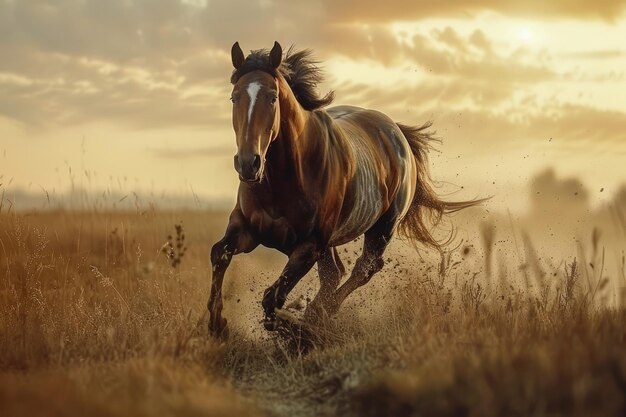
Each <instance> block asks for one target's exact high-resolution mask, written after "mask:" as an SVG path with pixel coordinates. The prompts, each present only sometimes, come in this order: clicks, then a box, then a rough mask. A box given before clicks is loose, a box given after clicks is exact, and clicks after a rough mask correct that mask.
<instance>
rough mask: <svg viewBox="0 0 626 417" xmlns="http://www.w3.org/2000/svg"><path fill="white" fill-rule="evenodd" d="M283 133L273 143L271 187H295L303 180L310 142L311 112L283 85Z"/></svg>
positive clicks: (270, 166)
mask: <svg viewBox="0 0 626 417" xmlns="http://www.w3.org/2000/svg"><path fill="white" fill-rule="evenodd" d="M279 100H280V112H281V117H280V118H281V121H280V132H279V134H278V136H277V138H276V139H275V140H274V142H273V143H272V145H271V146H270V149H269V152H268V156H267V164H268V165H269V168H270V172H269V173H268V174H269V176H268V181H269V182H270V185H271V186H272V188H281V189H293V188H294V187H295V186H297V185H298V184H300V183H301V181H302V178H301V176H302V164H303V163H304V162H305V161H304V157H305V153H306V148H307V146H308V143H307V141H308V140H309V136H310V135H308V134H307V129H308V127H309V126H308V123H309V122H310V120H311V117H312V114H311V112H309V111H307V110H305V109H304V108H303V107H302V106H301V105H300V103H298V100H297V99H296V97H295V96H294V94H293V92H292V91H291V89H290V88H289V87H288V86H287V87H286V88H285V87H284V86H281V88H280V96H279Z"/></svg>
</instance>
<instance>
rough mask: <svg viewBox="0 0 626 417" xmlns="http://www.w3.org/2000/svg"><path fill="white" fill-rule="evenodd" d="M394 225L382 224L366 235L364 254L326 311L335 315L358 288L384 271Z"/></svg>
mask: <svg viewBox="0 0 626 417" xmlns="http://www.w3.org/2000/svg"><path fill="white" fill-rule="evenodd" d="M393 229H394V228H393V224H389V223H386V222H384V223H381V224H378V225H376V226H375V227H372V229H370V230H368V231H367V232H366V233H365V240H364V242H363V253H362V254H361V256H360V257H359V258H358V259H357V260H356V262H355V264H354V268H353V269H352V273H351V274H350V278H348V280H347V281H346V282H345V283H344V284H343V285H342V286H341V287H339V289H337V291H335V293H334V294H333V296H332V299H331V301H330V302H329V303H328V304H327V308H326V311H327V312H328V313H329V314H334V313H336V312H337V310H339V306H341V304H342V303H343V301H344V300H345V299H346V298H347V297H348V296H349V295H350V294H351V293H352V292H353V291H354V290H356V289H357V288H359V287H360V286H362V285H365V284H367V283H368V282H369V280H370V279H371V278H372V277H373V276H374V274H376V273H377V272H378V271H380V270H381V269H383V265H384V263H385V262H384V260H383V253H384V252H385V249H386V248H387V245H388V244H389V241H390V240H391V237H392V236H393Z"/></svg>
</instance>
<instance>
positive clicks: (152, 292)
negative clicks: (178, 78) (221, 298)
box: [0, 210, 626, 417]
mask: <svg viewBox="0 0 626 417" xmlns="http://www.w3.org/2000/svg"><path fill="white" fill-rule="evenodd" d="M476 213H478V212H476ZM467 218H470V219H472V218H478V219H481V220H480V221H478V220H473V221H469V220H468V221H467V222H466V223H467V225H466V226H461V228H460V232H461V233H460V238H459V239H458V241H459V246H458V247H456V248H451V250H450V252H447V253H445V254H444V255H443V257H441V258H440V257H439V256H436V255H437V254H433V253H429V252H428V251H425V250H421V251H420V252H419V253H418V252H415V251H413V250H412V249H411V248H408V247H407V245H406V244H403V243H401V242H397V243H395V244H394V245H393V247H392V250H391V251H390V252H389V260H390V262H388V264H387V266H386V267H385V269H384V270H383V271H382V272H381V273H380V275H378V276H377V277H376V278H375V279H374V280H373V282H372V283H371V285H369V286H367V287H364V288H362V289H360V290H358V291H357V292H358V294H356V293H355V296H354V297H353V298H352V299H350V300H349V302H348V303H347V304H346V305H345V306H344V308H342V311H341V312H340V314H339V316H338V317H337V318H336V320H334V321H332V322H330V323H327V324H326V326H325V328H324V329H323V330H322V331H321V334H320V335H319V337H320V342H319V345H318V346H317V347H316V348H315V349H313V350H312V351H311V352H309V353H308V354H306V355H299V354H298V353H297V352H295V351H294V350H293V349H291V347H290V346H291V344H290V341H289V340H287V339H285V338H281V337H278V336H276V335H275V334H269V333H267V332H265V331H263V330H262V326H261V325H260V324H259V320H260V319H261V308H260V298H261V294H262V291H263V290H264V289H265V287H266V286H267V285H268V284H269V283H271V282H272V281H273V279H274V278H275V277H276V276H277V275H276V274H277V273H278V271H279V270H280V268H281V267H282V263H283V261H284V258H283V257H282V255H279V254H276V253H274V252H271V251H269V250H263V249H260V250H257V251H256V252H254V253H253V254H250V255H246V256H241V257H236V258H235V260H234V261H233V264H232V265H231V268H230V269H229V272H228V273H227V276H226V283H225V316H226V317H228V319H229V323H230V324H231V325H232V328H231V336H230V338H229V340H227V341H225V342H222V341H217V340H213V339H211V338H210V337H208V336H207V332H206V328H205V317H204V312H205V303H206V298H207V295H208V289H209V285H210V267H209V263H208V254H209V249H210V246H211V244H212V243H213V242H214V241H215V240H217V239H218V238H219V237H220V234H221V233H222V231H223V228H224V226H225V221H226V214H225V213H212V212H201V211H187V212H183V211H181V212H165V211H160V212H159V211H153V210H148V211H145V212H142V211H128V212H119V211H118V212H113V211H98V210H90V211H84V212H65V211H45V212H30V213H26V212H24V213H6V210H5V212H4V213H2V214H0V415H2V416H7V417H8V416H79V415H93V416H144V415H145V416H148V415H159V416H168V415H171V416H201V415H210V416H242V415H250V416H339V415H341V416H383V415H397V416H431V417H432V416H482V417H487V416H581V417H582V416H624V415H626V309H624V305H625V304H626V290H625V288H626V277H625V275H624V274H625V272H626V269H625V267H624V252H623V251H624V250H625V249H626V237H625V235H624V234H623V232H624V228H623V226H624V225H623V224H621V223H619V221H617V222H609V223H608V224H609V226H606V227H608V228H610V229H611V230H612V232H611V233H610V234H607V235H606V236H605V235H603V234H601V233H600V232H599V231H598V229H592V228H590V229H589V230H585V231H584V236H585V237H584V240H581V242H582V243H580V245H579V247H578V249H577V247H576V246H575V245H572V244H571V242H570V241H567V242H565V239H563V241H564V243H563V245H561V247H560V248H559V249H560V250H559V251H555V252H554V253H552V254H551V256H547V255H546V254H545V253H544V248H545V246H548V245H550V243H549V241H546V243H543V244H542V243H541V242H537V241H535V240H534V238H533V237H529V236H531V235H529V234H526V233H522V230H523V227H524V226H523V225H522V224H517V223H516V224H515V225H514V224H513V222H512V221H511V223H510V224H508V225H507V222H508V220H507V219H504V220H502V221H498V220H497V219H486V218H485V217H484V215H483V213H480V214H479V215H472V213H470V215H468V216H467ZM622 219H623V217H622ZM458 220H459V221H460V220H462V219H458ZM509 220H510V219H509ZM618 220H619V219H618ZM175 225H182V230H181V231H180V232H181V234H184V236H185V238H184V242H183V243H182V244H181V248H180V250H182V247H185V248H186V251H185V252H184V256H182V257H181V258H180V263H176V262H172V259H171V257H170V258H168V256H167V255H168V252H171V250H172V249H173V250H174V252H177V251H179V248H177V247H176V246H177V245H176V236H177V234H176V230H175ZM509 226H510V227H509ZM606 227H605V229H606ZM591 230H596V231H595V232H592V231H591ZM581 233H583V232H581ZM168 236H169V239H170V240H171V241H172V246H173V247H170V246H169V245H168V243H167V242H168ZM558 238H559V237H558V236H557V237H556V238H555V239H558ZM557 241H558V240H557ZM357 247H358V243H355V244H352V245H349V246H348V247H347V248H345V249H344V248H342V250H341V253H343V254H344V256H345V260H346V261H347V262H346V264H347V265H348V266H349V264H351V263H352V262H353V261H354V259H355V250H356V249H357ZM557 257H558V258H557ZM173 264H174V265H173ZM316 286H317V278H316V274H315V272H312V273H310V274H309V275H308V276H307V277H305V279H304V280H303V281H302V283H301V285H300V286H299V287H298V288H297V289H296V291H294V294H293V295H292V296H291V297H290V300H298V299H299V297H301V298H302V299H304V300H305V301H304V302H306V297H309V296H311V295H313V291H314V290H315V288H316ZM296 304H297V303H296ZM295 314H298V312H297V311H295Z"/></svg>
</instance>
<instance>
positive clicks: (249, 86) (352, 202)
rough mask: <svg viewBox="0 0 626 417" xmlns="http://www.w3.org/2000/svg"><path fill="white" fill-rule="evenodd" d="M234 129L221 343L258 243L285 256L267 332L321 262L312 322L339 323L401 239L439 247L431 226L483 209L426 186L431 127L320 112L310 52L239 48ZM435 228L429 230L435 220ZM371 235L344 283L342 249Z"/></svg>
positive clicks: (218, 253)
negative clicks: (237, 267)
mask: <svg viewBox="0 0 626 417" xmlns="http://www.w3.org/2000/svg"><path fill="white" fill-rule="evenodd" d="M231 57H232V63H233V66H234V67H235V70H234V72H233V74H232V77H231V82H232V84H233V85H234V87H233V91H232V96H231V100H232V102H233V114H232V122H233V128H234V130H235V135H236V139H237V154H236V155H235V161H234V162H235V170H236V171H237V172H238V173H239V179H240V184H239V191H238V194H237V204H236V206H235V208H234V210H233V211H232V213H231V215H230V220H229V223H228V227H227V228H226V233H225V235H224V237H223V238H222V239H221V240H220V241H219V242H217V243H216V244H215V245H214V246H213V248H212V250H211V263H212V265H213V282H212V285H211V295H210V298H209V302H208V309H209V314H210V318H209V331H210V332H211V333H212V334H215V335H220V334H221V335H223V334H224V332H225V331H226V320H225V319H224V318H223V317H222V294H221V291H222V281H223V278H224V273H225V272H226V269H227V268H228V265H229V264H230V261H231V259H232V256H233V255H236V254H238V253H248V252H250V251H252V250H253V249H255V248H256V247H257V246H258V245H260V244H261V245H264V246H267V247H271V248H275V249H277V250H279V251H281V252H282V253H284V254H286V255H287V256H288V257H289V260H288V262H287V265H286V266H285V268H284V270H283V272H282V273H281V275H280V276H279V277H278V280H276V282H275V283H274V284H272V285H271V286H270V287H269V288H267V290H265V293H264V295H263V301H262V306H263V310H264V313H265V319H264V325H265V328H266V329H268V330H273V329H275V328H276V311H277V309H280V308H282V307H283V304H284V303H285V298H286V297H287V295H288V294H289V292H290V291H291V290H292V289H293V288H294V287H295V285H296V284H297V283H298V281H300V279H301V278H302V277H303V276H304V275H306V273H307V272H309V270H310V269H311V267H313V265H314V264H315V263H316V262H317V264H318V272H319V278H320V290H319V293H318V294H317V296H316V297H315V299H314V300H313V301H312V302H311V304H310V305H309V306H308V308H307V311H306V313H305V318H306V317H316V316H319V314H321V313H323V312H325V313H326V314H330V315H332V314H334V313H335V312H336V311H337V310H338V309H339V306H340V305H341V303H342V302H343V301H344V299H345V298H346V297H347V296H348V295H349V294H350V293H351V292H353V291H354V290H355V289H357V288H358V287H359V286H362V285H364V284H366V283H367V282H368V281H369V280H370V279H371V278H372V276H373V275H374V274H375V273H376V272H378V271H380V270H381V269H382V268H383V263H384V262H383V252H384V251H385V248H386V247H387V245H388V243H389V241H390V240H391V238H392V236H393V235H394V233H396V231H399V232H401V233H403V234H404V235H405V236H407V237H409V238H411V239H413V240H414V241H415V242H422V243H425V244H427V245H430V246H433V247H436V248H439V244H438V242H437V241H436V240H435V239H434V238H433V237H432V235H431V234H430V227H429V226H430V225H431V224H432V225H434V224H436V223H437V222H438V221H439V220H440V219H441V217H442V215H443V214H445V213H449V212H453V211H457V210H460V209H463V208H466V207H469V206H472V205H475V204H477V203H479V202H480V200H474V201H465V202H445V201H442V200H440V199H439V198H438V197H437V195H436V194H435V193H434V192H433V189H432V187H431V185H430V183H429V180H430V178H429V175H428V170H427V160H426V152H427V150H428V148H429V141H431V140H432V138H431V136H430V134H428V133H426V129H427V128H429V127H430V124H426V125H423V126H421V127H411V126H405V125H402V124H399V123H396V122H394V121H393V120H391V119H390V118H389V117H387V116H386V115H384V114H383V113H380V112H378V111H375V110H367V109H363V108H359V107H352V106H338V107H332V108H328V109H325V106H327V105H328V104H330V103H331V101H332V99H333V94H332V93H329V94H328V95H326V96H324V97H320V96H319V95H318V94H317V92H316V86H317V84H318V83H319V82H320V80H321V74H320V72H319V70H318V68H317V67H316V66H315V62H314V61H312V60H311V57H310V53H309V51H299V52H292V50H291V49H290V50H289V51H288V52H287V54H286V55H285V57H284V58H283V52H282V48H281V46H280V45H279V44H278V43H277V42H276V43H274V47H273V48H272V50H271V51H270V52H269V53H268V52H267V51H266V50H259V51H253V52H252V53H251V54H250V55H248V56H247V57H245V56H244V54H243V51H242V50H241V48H240V47H239V43H235V44H234V45H233V47H232V50H231ZM428 220H431V221H428ZM363 234H364V235H365V240H364V244H363V253H362V254H361V256H360V257H359V258H358V260H357V261H356V263H355V265H354V269H353V271H352V273H351V275H350V277H349V278H348V280H347V281H346V282H345V283H344V284H343V285H341V286H339V283H340V280H341V277H342V276H343V275H344V274H345V268H344V266H343V264H342V263H341V260H340V259H339V256H338V253H337V250H336V247H337V246H339V245H343V244H345V243H347V242H350V241H352V240H354V239H356V238H357V237H359V236H361V235H363Z"/></svg>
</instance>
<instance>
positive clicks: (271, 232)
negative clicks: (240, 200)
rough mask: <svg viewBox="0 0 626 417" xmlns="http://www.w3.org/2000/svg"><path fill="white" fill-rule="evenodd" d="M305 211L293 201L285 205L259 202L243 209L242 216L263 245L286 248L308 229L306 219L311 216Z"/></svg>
mask: <svg viewBox="0 0 626 417" xmlns="http://www.w3.org/2000/svg"><path fill="white" fill-rule="evenodd" d="M306 213H307V210H305V209H304V208H302V207H300V206H299V204H298V203H297V202H295V201H294V202H292V203H291V205H287V206H285V207H283V206H276V205H273V204H272V205H269V206H268V205H267V202H265V204H264V203H263V202H259V203H258V204H255V205H254V206H253V207H249V209H248V210H246V211H244V216H245V217H246V219H247V220H248V225H249V227H250V229H251V231H252V232H253V233H255V234H256V235H257V237H258V238H259V240H260V242H261V243H262V244H263V245H264V246H267V247H271V248H277V249H280V250H288V249H289V248H290V247H292V246H293V245H294V244H295V243H296V242H297V241H298V239H299V237H300V236H302V235H305V234H307V231H308V230H310V225H309V224H308V222H307V221H306V219H308V218H310V217H311V216H307V215H306Z"/></svg>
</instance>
